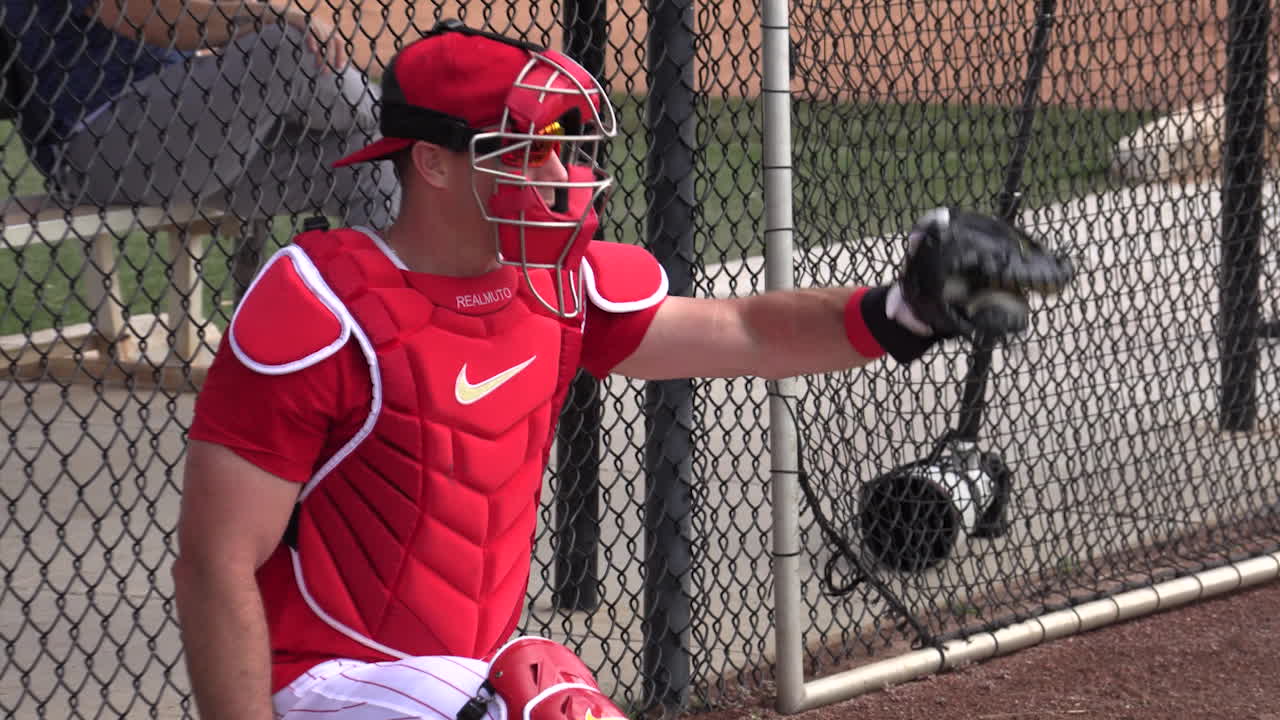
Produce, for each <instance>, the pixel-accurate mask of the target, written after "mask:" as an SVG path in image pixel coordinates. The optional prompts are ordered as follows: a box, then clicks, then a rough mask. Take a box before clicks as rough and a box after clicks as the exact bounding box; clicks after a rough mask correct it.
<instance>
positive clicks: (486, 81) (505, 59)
mask: <svg viewBox="0 0 1280 720" xmlns="http://www.w3.org/2000/svg"><path fill="white" fill-rule="evenodd" d="M534 53H538V54H542V55H545V56H547V57H549V58H551V59H553V60H555V61H556V62H557V64H563V65H564V66H566V67H565V69H566V70H568V72H569V74H570V75H572V76H573V77H574V79H575V80H576V81H578V82H583V83H584V84H585V85H586V87H591V86H592V84H593V82H594V81H593V80H592V79H591V76H590V75H589V74H587V73H586V71H585V70H582V68H581V66H579V65H578V64H577V63H574V62H573V61H571V60H569V59H568V58H566V57H564V56H563V55H561V54H560V53H557V52H555V51H549V50H546V49H544V48H542V47H540V46H537V45H534V44H531V43H525V42H522V41H519V40H513V39H509V38H505V37H502V36H500V35H494V34H491V33H487V32H483V31H480V30H475V29H473V28H469V27H466V26H464V25H462V24H460V23H458V22H457V21H456V20H446V21H443V22H441V23H440V24H438V25H437V26H436V27H435V29H433V30H432V31H431V32H429V33H427V34H426V35H424V36H423V37H422V38H420V39H418V40H416V41H414V42H413V43H412V44H410V45H408V46H407V47H405V48H404V49H403V50H401V51H400V52H398V53H396V55H395V57H393V58H392V59H391V63H390V64H389V65H388V67H387V71H386V73H385V74H384V75H383V76H382V100H381V113H380V116H379V129H380V130H381V133H382V136H383V137H382V139H381V140H378V141H376V142H374V143H372V144H370V145H368V146H366V147H365V148H363V149H362V150H358V151H356V152H354V153H352V154H350V155H348V156H346V157H344V158H342V159H341V160H338V161H337V162H336V163H334V165H333V166H334V167H341V166H343V165H351V164H353V163H360V162H368V161H371V160H383V159H386V158H388V157H390V156H391V155H394V154H395V153H397V152H399V151H400V150H403V149H404V148H406V147H409V146H410V145H412V144H413V143H414V142H415V141H417V140H425V141H427V142H431V143H435V144H437V145H441V146H443V147H447V148H449V149H450V150H454V151H459V152H461V151H463V150H466V149H467V148H468V146H469V143H470V141H471V138H472V136H473V135H475V134H476V131H478V130H481V129H484V128H489V127H493V126H494V125H497V124H498V123H499V122H500V121H501V120H502V115H503V111H504V110H506V109H508V102H509V101H515V102H513V103H512V104H513V105H515V107H511V108H510V109H511V110H512V111H513V113H514V114H515V115H516V116H517V119H518V120H521V121H525V122H533V121H537V120H538V119H539V118H538V117H535V115H545V114H546V113H548V112H551V113H557V114H558V113H559V112H563V111H565V110H568V109H571V107H567V106H566V105H568V106H572V105H574V104H576V103H572V102H568V103H557V102H555V100H556V99H559V98H557V97H556V95H555V94H553V95H552V96H551V97H550V98H548V97H547V96H546V95H542V94H540V93H536V92H529V93H513V92H512V88H513V85H514V84H515V82H516V80H517V79H518V78H519V76H520V74H521V72H522V71H523V70H524V69H525V68H526V66H527V65H528V64H529V60H530V59H531V57H533V54H534ZM544 74H545V73H539V72H537V71H535V72H534V73H532V75H533V76H539V75H544ZM527 79H531V78H527ZM561 82H563V81H561ZM561 82H557V83H555V84H557V85H559V84H561ZM522 96H523V97H525V98H526V99H527V100H526V101H524V102H521V101H520V98H521V97H522ZM539 96H541V98H542V100H543V101H544V102H545V101H546V100H548V99H550V100H552V102H550V103H546V106H545V107H542V108H541V110H539V109H538V108H535V107H533V106H532V105H531V102H536V98H539ZM579 98H581V96H579ZM566 99H567V98H566ZM595 102H598V99H596V100H595ZM524 105H530V107H527V108H526V107H521V106H524ZM557 105H559V106H560V107H559V108H557V107H555V106H557ZM580 109H581V110H584V111H588V112H589V111H590V108H580ZM557 116H558V115H556V114H553V115H552V116H551V118H552V119H554V118H555V117H557ZM587 117H590V115H589V114H588V115H587ZM548 122H549V120H548Z"/></svg>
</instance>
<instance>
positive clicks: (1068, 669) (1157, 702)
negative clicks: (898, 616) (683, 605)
mask: <svg viewBox="0 0 1280 720" xmlns="http://www.w3.org/2000/svg"><path fill="white" fill-rule="evenodd" d="M1278 646H1280V581H1276V580H1273V581H1271V582H1268V583H1265V584H1263V585H1260V586H1257V587H1254V588H1251V589H1248V590H1244V591H1240V592H1236V593H1232V594H1228V595H1224V596H1219V597H1217V598H1214V599H1211V600H1208V601H1205V602H1201V603H1197V604H1193V605H1188V606H1184V607H1182V608H1178V609H1174V610H1170V611H1167V612H1164V613H1158V614H1155V615H1149V616H1146V617H1143V618H1139V619H1137V620H1133V621H1130V622H1127V623H1123V624H1119V625H1113V626H1109V627H1105V628H1101V629H1099V630H1095V631H1093V632H1090V633H1086V634H1083V635H1077V636H1072V637H1069V638H1064V639H1062V640H1058V641H1055V642H1051V643H1047V644H1044V645H1039V646H1036V647H1034V648H1030V649H1027V650H1023V651H1021V652H1017V653H1014V654H1012V655H1008V656H1004V657H1000V658H994V659H991V660H988V661H985V662H982V663H978V664H975V665H970V666H967V667H964V668H961V669H959V670H955V671H951V672H947V673H943V674H941V675H935V676H930V677H928V678H926V679H922V680H917V681H914V682H910V683H904V684H902V685H898V686H895V687H891V688H889V689H886V690H882V691H879V692H875V693H871V694H868V695H863V696H861V697H858V698H854V699H853V700H849V701H846V702H843V703H838V704H835V705H831V706H828V707H825V708H818V709H816V710H811V711H808V712H805V713H800V714H798V715H794V716H791V717H792V718H793V719H794V720H855V719H858V718H875V719H876V720H895V719H899V718H902V719H905V718H912V719H916V718H929V717H931V716H933V717H938V718H948V719H951V718H955V719H965V720H997V719H998V720H1031V719H1034V718H1050V719H1058V718H1106V719H1108V720H1111V719H1115V720H1193V719H1194V720H1212V719H1216V718H1222V719H1224V720H1225V719H1226V718H1231V719H1232V720H1280V652H1278V651H1277V648H1278ZM691 717H692V718H696V720H769V719H771V718H780V717H782V716H780V715H778V713H776V712H775V711H774V710H773V709H772V708H771V707H765V706H755V707H745V708H741V709H739V710H734V711H719V712H714V713H703V714H699V715H693V716H691Z"/></svg>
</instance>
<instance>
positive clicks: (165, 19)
mask: <svg viewBox="0 0 1280 720" xmlns="http://www.w3.org/2000/svg"><path fill="white" fill-rule="evenodd" d="M90 12H91V13H93V16H94V17H95V18H96V19H97V20H98V22H100V23H102V24H103V25H105V26H107V27H108V28H110V29H111V30H114V31H115V32H118V33H120V34H122V35H126V36H129V37H131V38H134V39H137V40H140V41H142V42H145V43H147V44H148V45H154V46H157V47H172V48H174V49H177V50H184V51H190V50H199V49H201V48H207V47H215V48H216V47H220V46H222V45H225V44H227V43H228V42H230V41H231V40H233V39H235V38H236V37H239V36H240V35H244V34H246V33H248V32H252V31H253V30H254V29H255V28H258V27H261V26H262V25H270V24H273V23H289V24H294V25H299V26H301V25H303V24H305V22H306V19H305V14H304V13H303V12H302V10H301V9H300V8H298V7H297V6H295V5H293V4H292V3H289V2H280V1H279V0H276V1H273V2H262V1H261V0H154V2H149V3H148V2H137V1H136V0H134V1H132V2H130V1H129V0H100V2H99V3H98V6H97V7H96V8H90Z"/></svg>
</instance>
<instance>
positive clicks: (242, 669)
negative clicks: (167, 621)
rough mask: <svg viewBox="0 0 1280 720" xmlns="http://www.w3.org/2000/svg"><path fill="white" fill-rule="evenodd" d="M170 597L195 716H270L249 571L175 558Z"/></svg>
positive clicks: (253, 719)
mask: <svg viewBox="0 0 1280 720" xmlns="http://www.w3.org/2000/svg"><path fill="white" fill-rule="evenodd" d="M173 580H174V590H175V600H176V602H177V607H178V617H179V621H180V625H181V628H182V644H183V648H184V652H185V658H186V664H187V672H188V674H189V675H190V677H191V687H192V690H193V691H194V693H195V698H196V705H197V706H198V708H199V710H200V718H201V720H223V719H224V718H225V719H226V720H232V719H235V720H271V718H272V716H273V712H272V707H271V654H270V649H269V647H268V641H267V621H266V615H265V614H264V612H263V608H262V599H261V596H260V595H259V593H258V586H257V583H256V582H254V577H253V574H252V573H249V574H248V575H247V576H244V573H239V574H237V573H233V572H229V571H228V570H227V569H226V568H221V567H218V566H216V565H215V564H213V563H206V562H201V561H198V560H192V559H190V558H185V557H179V558H178V560H177V561H175V563H174V566H173Z"/></svg>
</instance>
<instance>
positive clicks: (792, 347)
mask: <svg viewBox="0 0 1280 720" xmlns="http://www.w3.org/2000/svg"><path fill="white" fill-rule="evenodd" d="M852 292H853V291H852V289H850V288H820V289H810V290H793V291H785V290H784V291H777V292H770V293H765V294H763V295H754V296H751V297H743V298H732V299H707V298H686V297H670V298H667V299H666V301H664V302H663V304H662V307H660V308H659V309H658V313H657V315H655V316H654V319H653V324H652V325H650V326H649V331H648V332H647V333H646V334H645V337H644V340H643V341H642V342H641V343H640V346H639V347H638V348H637V349H636V351H635V352H634V353H633V354H632V355H631V356H630V357H628V358H627V359H626V360H624V361H623V362H622V363H621V364H619V365H618V367H617V368H616V369H615V372H618V373H621V374H623V375H627V376H629V377H636V378H644V379H647V380H659V379H665V378H673V377H738V376H742V375H755V376H759V377H765V378H779V377H790V376H793V375H805V374H809V373H818V372H828V371H832V370H841V369H845V368H852V367H858V366H861V365H865V364H866V363H867V362H869V361H870V359H869V358H867V357H864V356H862V355H860V354H859V353H858V352H857V351H856V350H854V347H853V345H852V344H850V342H849V340H848V338H847V337H846V335H845V329H844V311H845V306H846V305H847V304H848V302H849V298H850V295H851V294H852Z"/></svg>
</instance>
